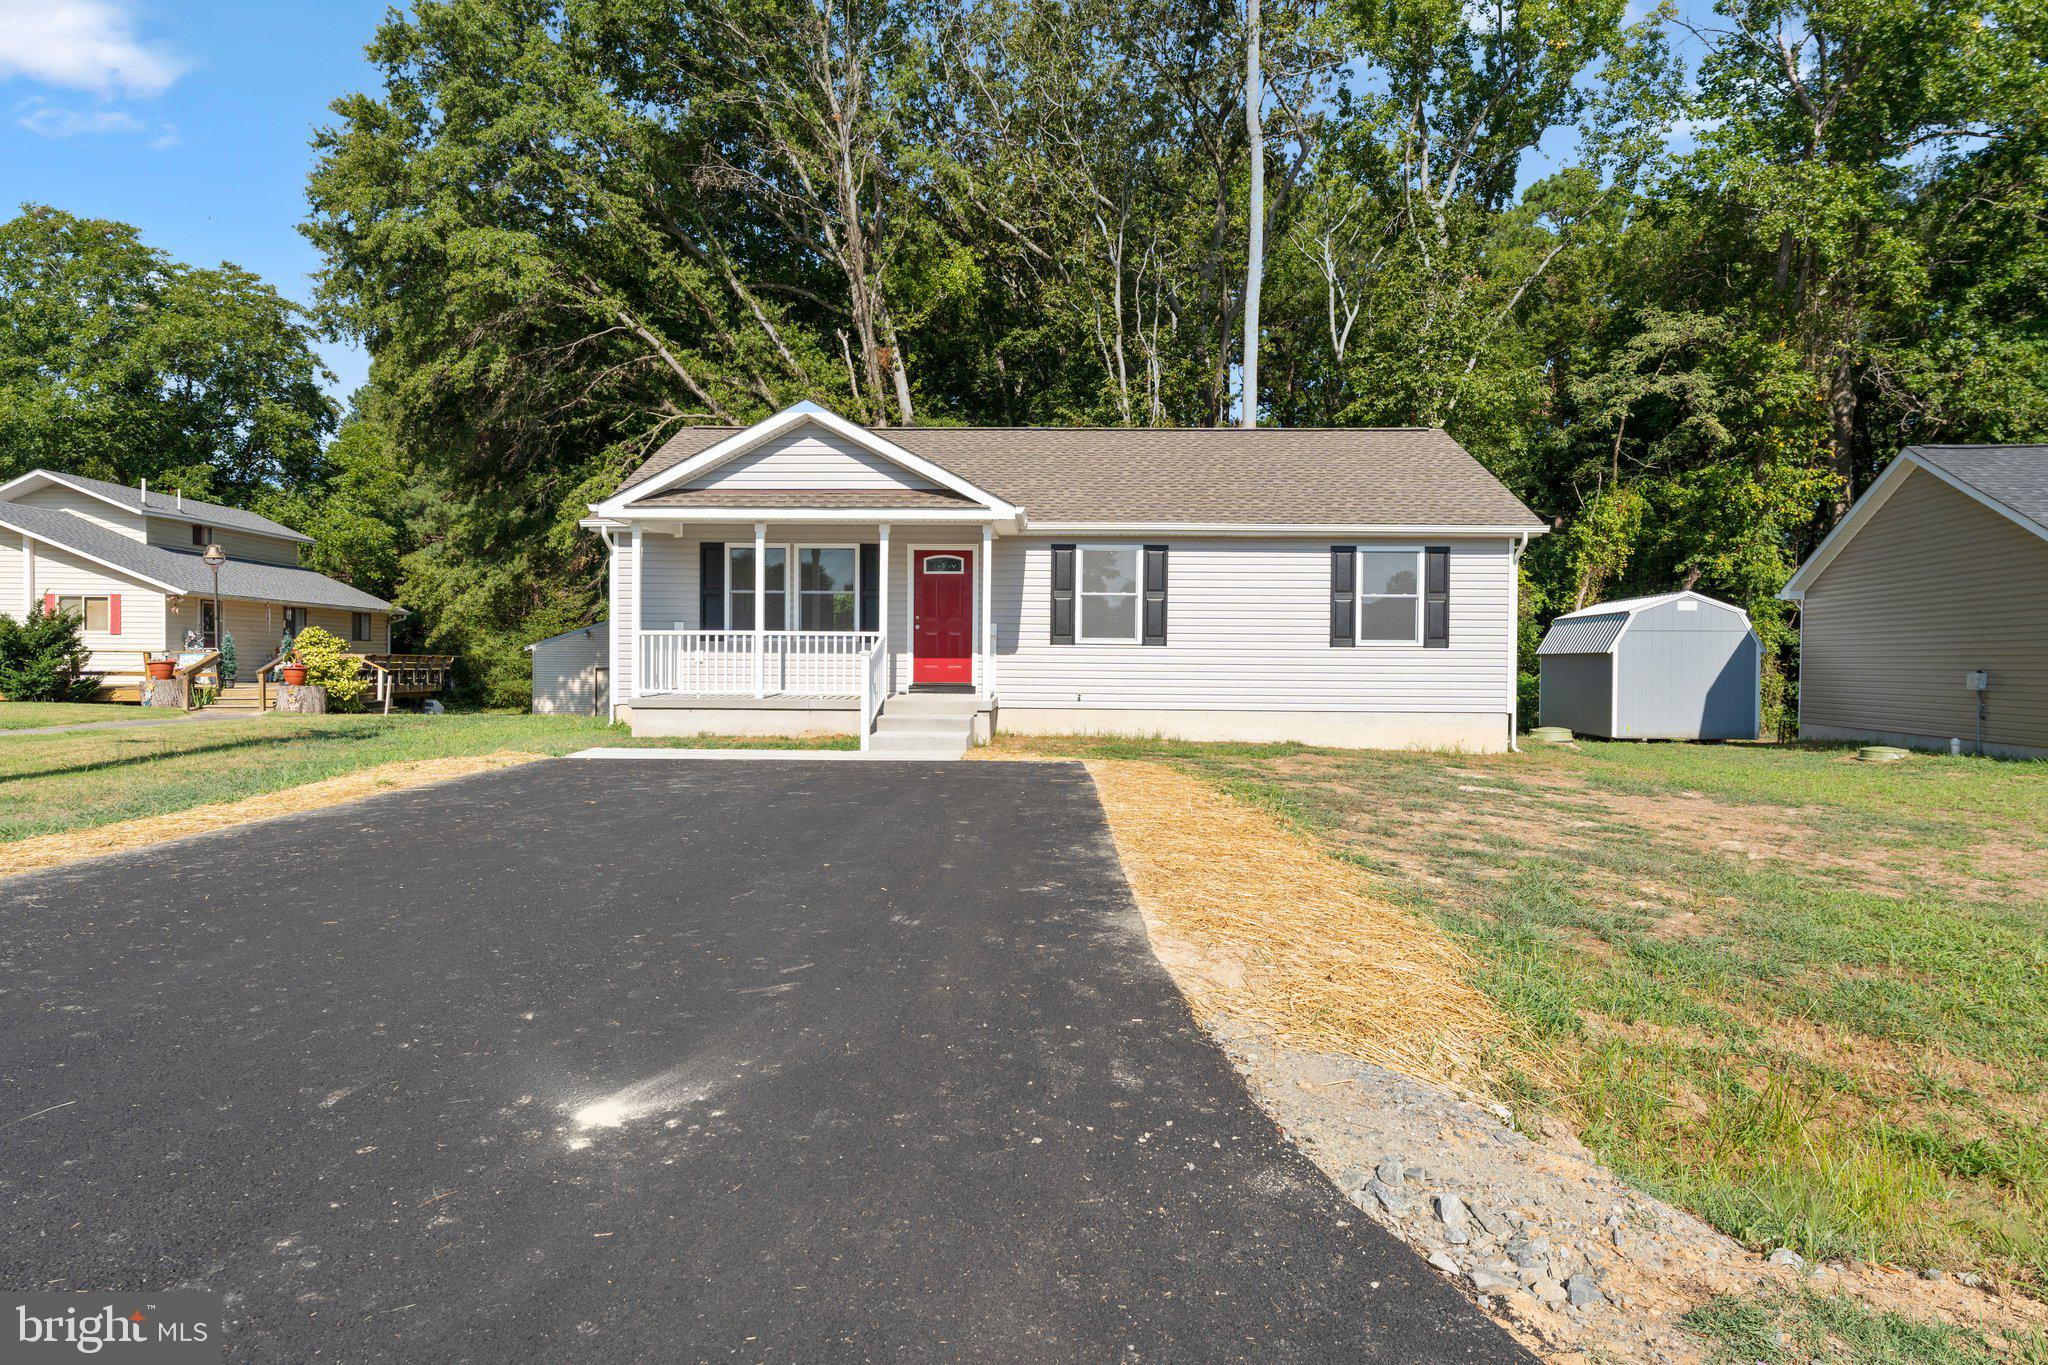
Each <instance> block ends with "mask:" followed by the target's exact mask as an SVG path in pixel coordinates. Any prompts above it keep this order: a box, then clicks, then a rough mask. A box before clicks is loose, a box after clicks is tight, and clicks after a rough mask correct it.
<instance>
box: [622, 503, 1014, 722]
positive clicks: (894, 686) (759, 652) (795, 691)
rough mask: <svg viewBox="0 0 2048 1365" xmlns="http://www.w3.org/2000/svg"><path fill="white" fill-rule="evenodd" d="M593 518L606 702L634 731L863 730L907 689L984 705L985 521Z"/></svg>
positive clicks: (988, 529) (990, 667) (988, 674)
mask: <svg viewBox="0 0 2048 1365" xmlns="http://www.w3.org/2000/svg"><path fill="white" fill-rule="evenodd" d="M674 510H682V509H674ZM606 529H607V537H608V539H609V540H610V542H611V549H612V554H613V556H614V565H615V572H614V574H613V585H614V586H613V592H614V616H613V619H614V620H616V621H622V622H624V623H626V625H627V627H628V628H627V629H626V630H624V631H620V632H617V633H616V636H617V638H615V640H614V642H613V649H614V657H615V663H614V670H615V672H614V676H615V677H618V678H619V679H620V685H619V686H618V687H617V688H616V689H615V692H614V696H613V709H614V715H615V718H618V719H623V720H626V721H628V722H629V723H630V724H631V725H632V726H633V729H634V731H635V733H636V734H668V735H687V734H718V733H729V734H750V735H758V734H782V735H803V734H821V733H841V734H847V733H850V734H856V735H859V736H860V737H861V738H862V740H863V742H865V741H866V739H867V737H868V735H869V734H870V733H871V732H872V731H873V730H874V729H875V728H876V720H877V717H878V716H879V715H880V713H881V711H882V708H883V706H884V705H885V703H886V702H887V701H888V699H889V698H890V697H891V696H894V695H897V694H899V693H903V692H907V691H910V690H912V689H913V688H915V689H919V690H924V689H932V690H942V691H946V692H951V693H955V694H959V695H963V696H972V697H973V698H976V699H978V700H979V703H980V706H979V707H978V708H977V709H978V710H980V711H984V712H985V711H986V709H987V707H988V705H989V703H990V699H991V698H992V695H993V687H994V676H995V668H994V663H993V659H992V657H991V651H990V649H989V647H988V643H989V641H990V640H991V639H992V638H993V629H992V624H991V621H992V602H993V599H994V594H995V588H994V576H993V559H994V555H993V548H994V530H993V527H992V526H991V525H990V524H989V523H988V521H987V520H979V519H976V520H970V519H969V518H968V517H967V516H956V517H955V518H953V519H950V520H943V521H942V520H938V519H936V518H926V519H920V520H918V521H914V522H912V523H910V524H907V525H905V524H900V523H898V522H895V521H892V520H875V521H872V522H866V523H858V522H850V521H846V520H842V519H834V520H830V521H826V520H822V519H820V516H819V511H818V509H810V510H809V511H808V512H807V514H797V513H794V512H792V513H791V514H786V515H783V516H778V517H775V518H774V519H766V518H764V519H761V520H756V521H753V522H750V523H746V524H734V523H731V522H719V521H710V520H706V519H703V518H702V517H691V516H684V517H675V516H669V517H655V516H648V517H638V516H636V517H634V518H633V519H632V520H630V521H628V522H626V523H625V524H621V525H617V526H613V527H609V528H606ZM977 730H978V732H979V733H982V734H986V731H987V726H986V723H985V722H983V723H981V724H980V725H978V726H977Z"/></svg>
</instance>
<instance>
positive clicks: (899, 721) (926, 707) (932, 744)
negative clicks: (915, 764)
mask: <svg viewBox="0 0 2048 1365" xmlns="http://www.w3.org/2000/svg"><path fill="white" fill-rule="evenodd" d="M980 710H981V698H980V697H977V696H975V695H974V694H973V693H972V692H899V693H898V694H897V695H895V696H893V697H891V698H889V700H887V701H886V702H883V703H882V713H881V715H879V716H877V717H876V718H875V732H874V734H872V735H870V736H869V737H868V752H869V753H870V754H873V755H875V756H876V757H888V758H959V757H961V756H962V755H964V754H965V753H966V752H967V746H968V745H969V744H971V743H973V741H974V717H975V715H976V714H977V713H978V712H979V711H980Z"/></svg>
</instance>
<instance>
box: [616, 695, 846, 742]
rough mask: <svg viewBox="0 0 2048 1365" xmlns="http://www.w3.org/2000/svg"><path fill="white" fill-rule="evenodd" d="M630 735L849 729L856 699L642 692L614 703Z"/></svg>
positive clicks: (784, 733)
mask: <svg viewBox="0 0 2048 1365" xmlns="http://www.w3.org/2000/svg"><path fill="white" fill-rule="evenodd" d="M619 719H620V720H621V721H623V722H625V723H626V724H628V725H630V726H632V728H633V733H634V735H635V736H640V737H653V738H666V739H680V738H686V737H693V736H697V735H768V736H776V737H783V738H797V737H801V736H804V735H852V734H858V733H859V732H860V703H859V702H856V701H853V700H851V699H849V698H845V697H642V698H640V699H639V700H638V701H635V702H634V703H633V704H632V705H630V706H622V707H620V708H619Z"/></svg>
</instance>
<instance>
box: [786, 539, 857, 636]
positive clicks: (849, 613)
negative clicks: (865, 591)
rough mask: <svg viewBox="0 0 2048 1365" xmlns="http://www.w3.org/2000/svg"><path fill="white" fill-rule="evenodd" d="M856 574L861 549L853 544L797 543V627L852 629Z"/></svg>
mask: <svg viewBox="0 0 2048 1365" xmlns="http://www.w3.org/2000/svg"><path fill="white" fill-rule="evenodd" d="M859 577H860V551H859V550H858V549H857V548H856V547H854V546H852V545H799V546H797V550H796V603H797V605H796V621H797V629H798V630H852V629H853V628H854V625H855V622H856V615H855V612H856V603H857V601H858V599H857V597H856V595H855V594H856V593H857V592H858V591H859V583H858V581H857V580H858V579H859Z"/></svg>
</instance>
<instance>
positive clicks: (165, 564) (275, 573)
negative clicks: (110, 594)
mask: <svg viewBox="0 0 2048 1365" xmlns="http://www.w3.org/2000/svg"><path fill="white" fill-rule="evenodd" d="M0 525H5V526H10V527H13V528H14V529H15V530H17V531H23V532H26V533H27V534H29V535H31V536H33V537H35V538H36V539H38V540H41V541H45V542H48V543H49V544H52V545H56V546H59V547H60V548H63V549H66V550H72V551H75V552H76V553H78V554H81V555H83V556H85V557H86V558H88V559H91V560H95V561H97V562H98V563H101V564H104V565H106V566H107V567H108V568H110V569H113V570H114V571H116V572H117V573H124V574H128V575H130V576H131V577H134V578H136V579H138V580H140V581H141V582H143V583H147V584H150V585H152V586H154V587H158V588H162V589H163V590H165V591H166V592H172V593H181V594H182V593H191V594H194V595H197V596H206V595H210V594H211V593H212V592H213V572H212V571H211V570H210V569H208V568H207V566H206V561H205V560H203V559H201V558H200V557H199V556H198V555H196V554H190V553H187V552H186V551H183V550H170V549H166V548H164V547H163V546H161V545H145V544H144V543H143V542H141V541H139V540H130V539H129V538H128V537H127V536H124V535H120V534H117V533H116V532H113V531H109V530H107V529H106V528H105V527H102V526H96V525H94V524H93V523H92V522H89V521H87V520H86V519H85V518H83V517H75V516H73V515H71V513H69V512H63V511H58V510H57V509H55V508H50V507H23V506H22V505H20V504H19V503H12V502H0ZM220 595H221V596H222V597H232V598H235V599H237V600H240V601H253V602H277V603H281V604H283V605H285V606H307V607H339V608H341V609H343V610H345V611H391V610H392V609H393V608H392V606H391V604H390V603H389V602H386V601H385V600H384V599H382V598H380V597H372V596H371V595H370V594H368V593H366V592H364V591H362V590H361V589H360V588H352V587H350V586H349V585H348V584H346V583H341V582H337V581H336V580H334V579H332V578H329V577H328V576H327V575H326V574H323V573H315V572H314V571H313V570H311V569H300V568H295V567H293V566H291V565H286V564H259V563H256V562H255V561H253V560H247V559H229V560H228V562H227V563H225V564H223V565H221V567H220Z"/></svg>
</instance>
